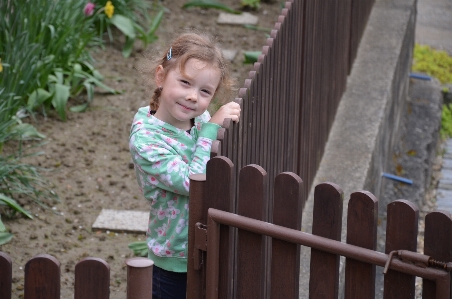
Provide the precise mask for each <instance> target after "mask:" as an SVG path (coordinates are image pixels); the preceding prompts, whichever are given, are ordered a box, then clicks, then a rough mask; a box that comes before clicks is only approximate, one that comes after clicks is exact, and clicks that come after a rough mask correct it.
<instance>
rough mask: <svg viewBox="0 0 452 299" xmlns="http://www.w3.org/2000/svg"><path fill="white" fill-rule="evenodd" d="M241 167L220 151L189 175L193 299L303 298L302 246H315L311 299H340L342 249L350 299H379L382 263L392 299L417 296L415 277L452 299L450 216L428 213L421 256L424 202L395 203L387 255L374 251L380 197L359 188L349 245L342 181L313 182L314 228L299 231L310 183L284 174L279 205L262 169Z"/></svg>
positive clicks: (426, 289)
mask: <svg viewBox="0 0 452 299" xmlns="http://www.w3.org/2000/svg"><path fill="white" fill-rule="evenodd" d="M233 168H234V165H233V164H232V162H231V161H230V160H229V159H228V158H226V157H216V158H213V159H211V160H210V161H209V162H208V166H207V174H206V175H193V176H192V177H191V182H190V183H191V187H190V202H189V205H190V206H189V210H190V218H189V245H188V246H189V248H188V250H189V253H188V254H189V255H188V258H189V264H188V287H187V298H189V299H195V298H196V299H199V298H208V299H214V298H227V299H231V298H257V299H262V298H272V299H273V298H284V299H288V298H299V274H300V262H299V261H300V245H303V246H308V247H311V248H312V249H311V263H310V277H309V291H310V292H309V298H310V299H315V298H319V299H320V298H322V299H323V298H331V299H332V298H335V299H336V298H338V295H339V275H340V273H339V259H340V256H341V255H342V256H345V257H346V265H345V292H344V298H346V299H348V298H360V299H366V298H375V275H376V274H375V273H376V266H381V267H386V268H387V270H388V271H387V273H386V274H385V277H384V298H385V299H390V298H394V299H400V298H414V295H415V277H416V276H419V277H423V278H424V279H423V298H425V299H426V298H443V299H451V298H452V297H451V276H450V272H451V271H452V219H451V215H450V214H448V213H445V212H441V211H436V212H431V213H429V214H428V215H427V216H426V217H425V239H424V248H423V250H424V254H418V253H416V251H417V236H418V217H419V211H418V208H417V207H416V206H415V205H414V204H413V203H411V202H409V201H406V200H396V201H393V202H392V203H390V204H389V205H388V207H387V228H386V246H385V253H381V252H377V251H376V244H377V225H378V223H377V213H378V200H377V199H376V198H375V196H373V195H372V194H371V193H369V192H366V191H359V192H355V193H352V194H351V198H350V201H349V205H348V212H347V240H346V243H342V242H340V238H341V225H342V210H343V207H342V204H343V192H342V190H341V189H340V187H339V186H336V185H335V184H333V183H323V184H319V185H317V186H316V187H315V192H314V212H313V223H312V234H308V233H304V232H302V228H301V227H300V226H301V215H302V214H301V211H302V206H303V203H302V202H301V200H300V198H301V191H302V190H301V189H302V181H301V179H300V178H299V177H298V176H297V175H296V174H294V173H290V172H285V173H281V174H279V175H278V176H276V178H275V180H274V197H273V198H274V200H273V201H272V200H269V199H270V197H269V196H268V194H266V192H265V190H266V185H267V184H269V183H270V182H268V180H269V176H268V175H267V173H266V171H265V170H264V169H263V168H262V167H260V166H259V165H248V166H246V167H244V168H242V169H241V170H240V172H239V177H238V178H236V177H235V171H234V169H233ZM236 188H237V189H238V193H237V194H238V196H237V197H236V196H235V192H234V190H235V189H236ZM269 210H271V211H272V213H271V214H270V215H271V216H270V217H268V215H269V213H267V211H269ZM435 267H439V268H435ZM441 267H442V269H440V268H441Z"/></svg>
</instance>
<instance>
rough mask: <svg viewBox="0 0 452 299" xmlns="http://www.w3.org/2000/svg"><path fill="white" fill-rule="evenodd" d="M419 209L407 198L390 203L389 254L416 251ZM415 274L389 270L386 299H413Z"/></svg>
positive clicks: (386, 251) (386, 277)
mask: <svg viewBox="0 0 452 299" xmlns="http://www.w3.org/2000/svg"><path fill="white" fill-rule="evenodd" d="M418 218H419V210H418V208H417V207H416V205H415V204H413V203H412V202H409V201H406V200H402V199H401V200H396V201H393V202H392V203H390V204H388V210H387V226H386V248H385V253H386V254H389V253H391V251H394V250H402V249H405V250H410V251H413V252H416V248H417V233H418ZM414 287H415V276H413V275H409V274H405V273H400V272H397V271H392V270H389V271H388V272H387V273H386V274H385V277H384V293H383V294H384V295H383V296H384V299H413V298H414V295H415V289H414Z"/></svg>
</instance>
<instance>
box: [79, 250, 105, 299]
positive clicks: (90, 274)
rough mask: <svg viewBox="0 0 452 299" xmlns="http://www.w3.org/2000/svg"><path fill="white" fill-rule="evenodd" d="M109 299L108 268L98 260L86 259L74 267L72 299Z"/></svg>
mask: <svg viewBox="0 0 452 299" xmlns="http://www.w3.org/2000/svg"><path fill="white" fill-rule="evenodd" d="M108 298H110V266H109V265H108V264H107V263H106V262H105V261H104V260H102V259H100V258H94V257H88V258H85V259H83V260H81V261H80V262H78V263H77V265H75V285H74V299H108Z"/></svg>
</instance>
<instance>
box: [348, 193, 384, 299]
mask: <svg viewBox="0 0 452 299" xmlns="http://www.w3.org/2000/svg"><path fill="white" fill-rule="evenodd" d="M377 220H378V200H377V198H376V197H375V196H374V195H373V194H372V193H370V192H367V191H361V192H354V193H352V194H351V195H350V201H349V202H348V212H347V243H348V244H351V245H356V246H359V247H363V248H367V249H372V250H375V249H376V247H377ZM375 269H376V267H375V265H372V264H367V263H363V262H359V261H357V260H353V259H350V258H347V259H346V260H345V299H352V298H353V299H355V298H356V299H373V298H375Z"/></svg>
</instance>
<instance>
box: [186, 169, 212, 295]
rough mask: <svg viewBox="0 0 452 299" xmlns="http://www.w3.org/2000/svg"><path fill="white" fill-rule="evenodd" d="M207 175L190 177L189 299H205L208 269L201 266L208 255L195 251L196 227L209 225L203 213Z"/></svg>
mask: <svg viewBox="0 0 452 299" xmlns="http://www.w3.org/2000/svg"><path fill="white" fill-rule="evenodd" d="M205 188H206V175H205V174H193V175H191V176H190V200H189V201H188V206H189V208H188V210H189V211H190V217H189V218H188V245H187V246H188V257H187V259H188V265H187V299H203V298H205V293H204V291H203V290H205V281H206V271H205V270H206V269H205V267H202V266H201V265H205V263H203V264H201V262H202V261H205V260H206V253H205V252H204V251H201V250H197V249H195V225H196V223H198V222H200V223H207V219H206V218H207V215H206V214H204V211H203V198H204V196H205Z"/></svg>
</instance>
